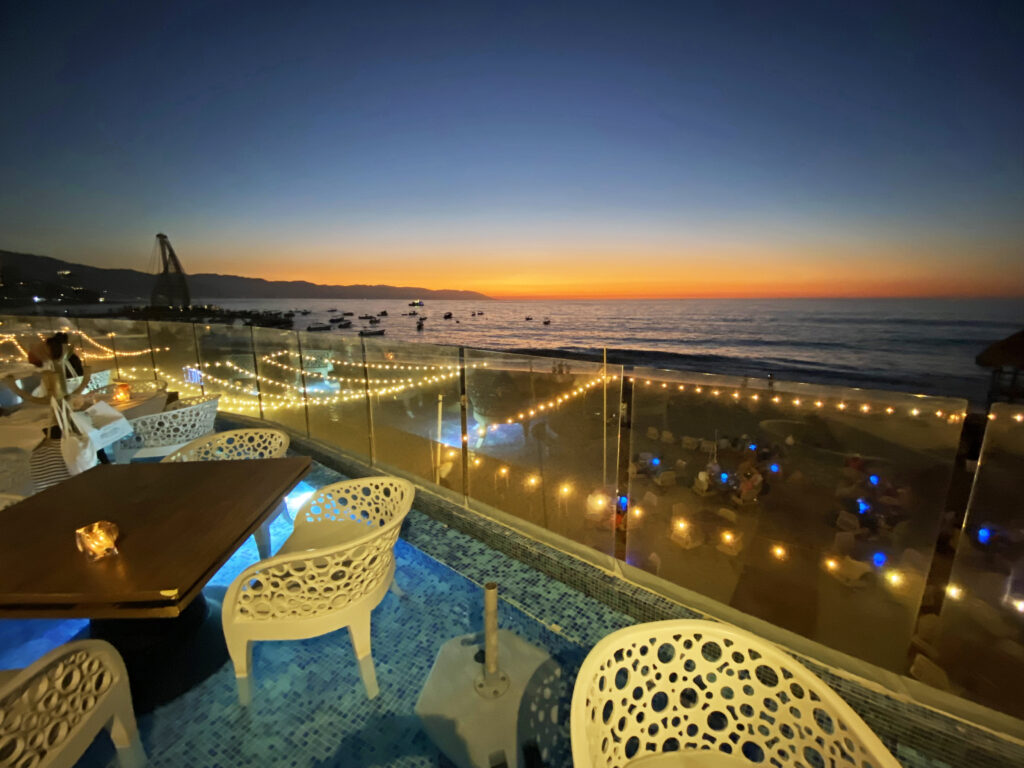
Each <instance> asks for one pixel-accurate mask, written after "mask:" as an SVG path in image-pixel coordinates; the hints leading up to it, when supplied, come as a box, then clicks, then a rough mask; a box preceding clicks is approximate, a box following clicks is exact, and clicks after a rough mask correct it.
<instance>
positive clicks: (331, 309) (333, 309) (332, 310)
mask: <svg viewBox="0 0 1024 768" xmlns="http://www.w3.org/2000/svg"><path fill="white" fill-rule="evenodd" d="M327 311H328V312H337V311H338V310H337V309H336V308H334V307H331V308H330V309H328V310H327Z"/></svg>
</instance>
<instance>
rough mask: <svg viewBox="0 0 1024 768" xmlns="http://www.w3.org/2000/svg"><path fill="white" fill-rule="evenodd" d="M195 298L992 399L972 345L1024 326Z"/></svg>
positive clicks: (714, 303)
mask: <svg viewBox="0 0 1024 768" xmlns="http://www.w3.org/2000/svg"><path fill="white" fill-rule="evenodd" d="M409 298H410V300H411V299H415V298H416V297H414V296H411V297H409ZM194 301H196V303H212V304H217V305H219V306H221V307H224V308H226V309H228V308H231V309H261V310H290V309H309V310H310V314H309V315H304V316H303V315H297V316H296V318H295V328H296V329H298V330H305V329H306V327H307V326H308V325H310V324H311V323H314V322H326V321H327V320H328V319H329V318H331V317H334V316H335V314H336V313H331V312H329V310H330V309H332V308H333V309H337V310H338V311H339V312H341V311H346V312H354V313H355V316H356V317H358V315H361V314H374V315H376V314H377V313H379V312H380V311H382V310H387V312H388V317H387V318H385V319H384V320H383V322H382V324H381V325H380V326H379V327H381V328H384V329H386V336H385V338H386V339H399V340H402V341H412V342H421V343H430V344H444V345H453V346H466V347H475V348H478V349H497V350H516V351H520V352H526V351H532V350H546V351H549V352H564V353H567V354H569V355H576V354H581V353H582V354H588V353H589V354H594V353H597V354H599V353H600V351H601V349H602V348H606V349H607V350H608V356H609V361H612V362H620V363H628V364H633V365H646V366H652V367H656V368H674V369H681V370H688V371H695V372H701V373H717V374H727V375H738V376H757V377H765V376H767V375H768V374H769V373H770V374H772V375H773V376H774V377H775V379H776V380H780V381H799V382H807V383H819V384H830V385H839V386H850V387H862V388H869V389H890V390H901V391H907V392H914V393H918V394H935V395H951V396H956V397H965V398H967V399H968V400H969V401H971V402H972V403H973V404H976V405H977V404H983V403H984V401H985V395H986V392H987V388H988V379H989V372H988V371H987V370H986V369H983V368H980V367H978V366H977V365H976V364H975V362H974V358H975V356H976V355H977V354H978V353H979V352H981V350H983V349H984V348H985V347H986V346H987V345H989V344H990V343H992V342H993V341H997V340H999V339H1002V338H1004V337H1006V336H1008V335H1009V334H1011V333H1014V332H1016V331H1019V330H1021V329H1022V328H1024V298H1022V299H772V300H761V299H756V300H755V299H686V300H681V299H673V300H659V301H650V300H645V301H619V300H609V301H493V300H492V301H425V302H424V304H425V306H423V307H415V308H413V307H409V306H408V301H394V300H381V299H330V300H308V299H307V300H298V299H281V300H251V299H249V300H241V299H239V300H226V299H195V300H194ZM414 309H415V311H417V312H418V316H417V317H426V318H428V319H427V321H426V323H425V324H424V326H425V327H424V330H423V331H417V330H416V320H417V317H409V316H403V313H407V312H410V311H413V310H414ZM446 312H451V313H452V318H451V319H450V320H445V319H443V316H444V314H445V313H446ZM474 313H476V314H475V315H474ZM527 317H532V318H533V319H532V320H527V319H526V318H527ZM353 319H354V320H355V322H354V323H353V327H352V329H350V330H347V331H342V330H333V331H331V333H332V334H345V333H348V334H355V333H356V332H357V331H358V329H359V328H360V327H361V326H363V325H365V323H362V322H360V321H359V320H358V319H355V318H353ZM545 319H549V320H550V325H544V324H543V321H544V320H545Z"/></svg>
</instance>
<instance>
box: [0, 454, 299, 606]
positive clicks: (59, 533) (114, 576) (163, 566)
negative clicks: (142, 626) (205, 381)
mask: <svg viewBox="0 0 1024 768" xmlns="http://www.w3.org/2000/svg"><path fill="white" fill-rule="evenodd" d="M309 467H310V459H309V457H306V456H298V457H292V458H285V459H260V460H249V461H209V462H192V463H174V464H124V465H120V464H118V465H115V464H105V465H100V466H97V467H94V468H93V469H90V470H89V471H88V472H85V473H83V474H81V475H77V476H75V477H72V478H71V479H69V480H66V481H64V482H63V483H61V484H60V485H56V486H54V487H52V488H48V489H47V490H45V491H43V492H42V493H39V494H36V495H35V496H31V497H29V498H28V499H25V500H24V501H22V502H20V503H18V504H15V505H14V506H12V507H8V508H7V509H5V510H0V618H68V617H86V618H91V619H113V618H152V617H172V616H177V615H179V614H180V613H181V612H182V611H183V610H184V609H185V608H186V607H187V606H188V604H189V603H190V602H192V600H193V599H194V598H195V597H196V596H197V595H198V594H199V593H200V591H201V590H202V589H203V587H204V586H205V585H206V583H207V582H208V581H209V580H210V578H211V577H212V576H213V575H214V573H216V572H217V570H218V569H219V568H220V567H221V566H222V565H223V564H224V562H225V561H227V559H228V558H229V557H230V556H231V555H232V553H234V552H235V550H237V549H238V548H239V547H240V546H241V545H242V543H243V542H244V541H245V540H246V538H248V537H249V536H251V535H252V534H253V532H254V531H255V530H256V529H257V528H258V527H259V526H260V525H261V524H262V523H263V522H264V521H266V520H267V518H268V517H269V516H270V514H271V513H272V512H273V511H274V510H275V508H276V507H277V505H278V504H279V503H280V501H281V500H282V499H283V498H284V496H285V495H286V494H287V493H288V492H289V491H290V490H291V489H292V488H293V487H294V486H295V485H296V484H297V483H298V481H299V480H300V479H301V478H302V477H303V475H305V474H306V472H307V471H309ZM97 520H109V521H111V522H113V523H116V524H117V526H118V528H119V529H120V537H119V538H118V541H117V548H118V551H119V554H117V555H115V556H112V557H109V558H106V559H104V560H98V561H96V562H92V561H90V560H89V559H88V558H87V557H86V555H85V554H84V553H82V552H79V551H78V549H77V548H76V546H75V529H76V528H80V527H81V526H83V525H87V524H89V523H92V522H95V521H97Z"/></svg>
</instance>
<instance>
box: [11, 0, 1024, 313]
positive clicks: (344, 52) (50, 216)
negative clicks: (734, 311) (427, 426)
mask: <svg viewBox="0 0 1024 768" xmlns="http://www.w3.org/2000/svg"><path fill="white" fill-rule="evenodd" d="M1022 50H1024V3H1021V2H1019V1H1018V0H1007V1H1006V2H981V3H968V2H960V3H947V2H941V1H937V0H928V1H926V2H891V1H890V2H882V3H872V2H848V1H845V0H844V2H832V3H830V2H823V1H818V2H779V3H765V2H762V1H760V0H757V1H755V2H728V0H717V1H715V2H706V3H705V2H681V1H676V2H667V3H659V2H642V1H641V0H633V1H632V2H619V3H604V2H598V1H596V0H591V1H590V2H585V3H562V2H555V1H554V0H548V2H542V3H530V2H505V3H486V2H479V1H478V2H463V3H446V2H409V3H391V2H369V3H344V2H323V3H302V2H288V3H282V2H279V1H275V2H260V1H259V0H249V1H248V2H241V3H226V2H210V1H208V2H201V3H189V2H175V3H159V4H158V3H138V2H128V3H109V2H99V1H97V2H88V3H82V2H66V3H60V4H54V3H47V2H44V1H41V2H32V3H23V2H15V0H0V72H3V73H4V75H3V77H2V78H0V104H2V105H3V113H4V118H3V120H0V249H6V250H12V251H21V252H29V253H37V254H43V255H48V256H54V257H57V258H61V259H67V260H69V261H74V262H81V263H86V264H92V265H95V266H109V267H127V268H133V269H142V270H146V269H150V268H151V267H152V264H153V250H154V248H153V246H154V235H155V234H156V233H157V232H165V233H166V234H167V235H168V236H169V237H170V240H171V242H172V244H173V245H174V248H175V250H176V251H177V253H178V255H179V257H180V258H181V260H182V263H183V264H184V267H185V270H186V271H187V272H189V273H200V272H220V273H230V274H241V275H248V276H254V277H264V278H267V279H275V280H310V281H313V282H317V283H339V284H352V283H371V284H376V283H386V284H392V285H414V286H419V287H424V288H462V289H471V290H478V291H481V292H483V293H486V294H488V295H490V296H494V297H497V298H529V297H536V298H604V297H608V298H614V297H622V298H640V297H651V298H669V297H717V296H721V297H743V296H751V297H775V296H779V297H781V296H938V295H942V296H945V295H967V296H989V295H992V296H995V295H1014V296H1024V56H1022V54H1021V51H1022Z"/></svg>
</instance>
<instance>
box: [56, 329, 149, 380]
mask: <svg viewBox="0 0 1024 768" xmlns="http://www.w3.org/2000/svg"><path fill="white" fill-rule="evenodd" d="M57 322H58V323H60V324H61V327H63V328H74V329H76V330H77V332H78V335H79V338H80V339H81V345H80V348H81V349H83V350H84V351H86V352H87V353H88V354H89V355H90V357H91V358H94V359H95V360H96V361H97V362H100V363H101V364H103V365H104V366H106V364H107V363H112V365H111V366H110V367H111V368H112V373H111V376H113V377H114V378H117V379H120V380H122V381H132V380H136V379H153V378H156V376H155V373H154V370H153V368H154V347H153V345H152V344H151V343H150V338H149V326H148V324H147V323H146V321H145V320H126V319H121V318H113V317H89V318H58V319H57ZM108 383H109V382H108Z"/></svg>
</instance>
